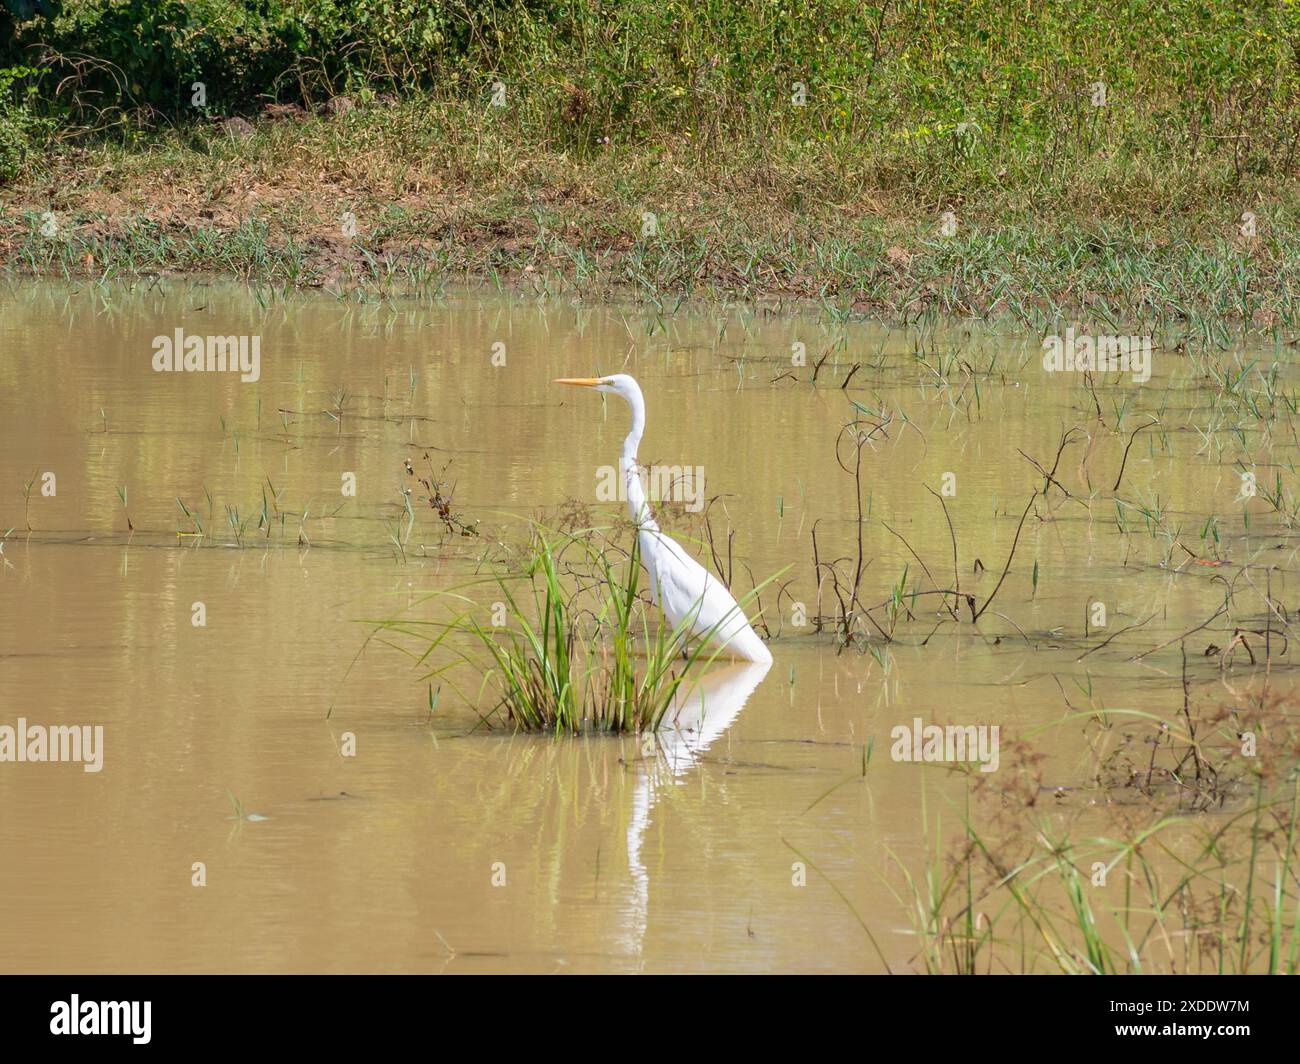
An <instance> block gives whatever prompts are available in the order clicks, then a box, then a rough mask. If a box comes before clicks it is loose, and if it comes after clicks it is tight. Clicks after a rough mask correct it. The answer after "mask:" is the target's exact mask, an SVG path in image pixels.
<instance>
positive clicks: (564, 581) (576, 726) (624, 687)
mask: <svg viewBox="0 0 1300 1064" xmlns="http://www.w3.org/2000/svg"><path fill="white" fill-rule="evenodd" d="M640 570H641V567H640V560H639V557H638V553H637V548H636V546H635V541H634V547H633V551H632V553H631V554H630V555H628V554H627V553H626V552H623V551H621V550H620V549H619V548H617V547H616V546H615V545H614V544H613V543H612V542H611V541H610V540H609V539H608V538H607V537H606V536H605V535H604V534H603V533H601V532H600V531H599V530H594V529H584V530H580V531H579V532H576V533H556V532H553V531H551V530H547V529H543V528H541V527H539V526H534V527H533V529H532V532H531V536H530V541H529V543H528V546H527V554H526V556H525V558H524V561H523V564H522V566H521V567H520V568H519V569H518V570H517V571H506V572H502V573H498V574H496V575H493V576H487V577H482V578H478V579H476V580H472V581H468V582H466V583H464V584H460V585H457V586H456V587H453V588H450V589H446V590H442V591H438V592H435V593H434V594H433V595H432V596H430V597H429V599H426V600H424V601H430V600H432V601H435V602H437V603H438V604H439V605H442V606H447V607H450V608H452V609H454V610H458V611H459V612H456V613H455V614H454V615H453V616H452V617H451V618H450V619H447V620H428V621H423V620H418V619H413V618H406V617H403V618H398V619H391V620H386V621H382V622H379V624H378V625H377V626H376V631H375V633H373V634H380V635H382V636H383V639H384V641H385V642H387V643H389V645H394V646H398V647H399V649H402V650H403V651H404V652H406V653H408V654H410V655H411V656H412V657H413V658H414V659H415V661H416V662H417V663H418V664H420V665H421V666H424V665H430V666H431V667H430V668H429V669H428V671H427V672H426V673H425V674H424V675H423V676H422V677H421V679H422V681H427V680H429V679H431V678H433V677H448V678H450V674H451V673H452V671H453V670H454V669H456V668H457V667H458V666H466V665H467V666H469V667H470V669H471V671H472V672H473V673H474V674H475V675H476V676H477V677H478V688H477V691H476V692H474V693H467V692H465V691H464V690H461V688H460V687H459V686H458V685H455V684H454V683H453V687H454V688H455V689H456V690H457V692H458V693H459V694H460V695H461V697H462V698H464V700H465V701H466V703H467V704H469V705H470V706H474V707H476V706H477V705H478V704H479V703H481V702H482V695H483V693H484V691H487V690H491V691H492V692H493V694H494V695H495V700H494V702H493V710H492V711H491V712H492V713H497V714H502V715H504V718H505V720H506V721H508V722H509V723H511V724H513V725H515V726H516V727H519V728H521V729H523V730H525V731H538V732H541V731H549V732H566V733H570V734H575V733H579V732H583V731H587V730H589V729H595V730H599V731H605V732H627V731H645V730H654V729H656V728H658V727H659V724H660V722H661V721H662V719H663V717H664V714H665V713H666V712H667V711H668V709H669V708H670V707H671V706H672V704H673V701H674V697H675V696H676V695H677V692H678V690H679V688H680V687H681V686H682V684H683V683H684V682H685V681H686V676H687V672H688V671H689V669H690V667H691V666H692V665H694V664H695V663H696V662H700V661H703V662H708V661H712V660H713V659H714V658H715V657H716V656H717V651H716V650H713V649H712V648H710V647H709V646H708V644H707V642H706V641H705V640H704V639H696V640H693V643H694V648H693V649H690V648H689V647H688V638H687V637H688V635H689V621H690V618H689V617H688V618H685V619H684V620H683V621H682V623H681V624H679V625H677V626H676V627H675V628H671V629H670V628H669V627H668V626H667V625H666V624H663V623H660V617H659V615H658V613H657V611H656V610H655V609H654V607H653V606H652V605H650V604H649V603H648V602H647V601H646V600H645V599H644V598H643V597H642V596H641V595H640V593H639V591H640ZM760 587H761V585H760ZM484 588H486V589H487V590H488V591H489V593H493V592H495V593H498V594H499V595H500V596H501V599H500V600H499V601H497V602H495V603H493V604H492V605H491V607H490V609H491V611H492V613H493V617H492V621H491V622H489V623H488V624H487V625H484V624H482V623H480V621H479V619H478V618H479V615H480V614H481V611H482V610H483V609H484V606H483V605H482V603H481V602H479V601H477V600H476V598H474V597H471V595H470V594H468V592H471V591H473V590H475V589H479V590H482V589H484ZM751 594H753V593H751ZM741 605H742V608H743V605H744V602H742V604H741ZM393 636H402V637H405V638H406V639H407V640H408V642H409V641H411V640H413V641H414V644H415V645H414V648H412V647H411V646H409V645H400V644H398V643H395V642H394V641H393V639H392V638H391V637H393ZM440 648H441V649H445V650H446V651H448V652H449V653H450V655H451V656H452V658H453V660H452V661H451V662H449V663H447V664H442V665H437V666H436V667H433V666H432V665H431V662H432V659H433V655H434V654H435V652H436V651H438V650H439V649H440ZM475 711H476V712H478V710H477V708H476V710H475ZM480 717H482V718H483V720H484V723H487V724H488V725H489V726H490V725H491V720H490V714H489V715H484V714H482V713H480Z"/></svg>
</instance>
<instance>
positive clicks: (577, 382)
mask: <svg viewBox="0 0 1300 1064" xmlns="http://www.w3.org/2000/svg"><path fill="white" fill-rule="evenodd" d="M555 383H556V384H571V385H573V386H574V387H576V388H594V389H595V390H596V391H598V392H613V393H614V394H615V395H620V396H622V397H623V398H624V399H626V400H628V401H629V402H631V401H632V398H633V396H636V397H638V398H639V397H640V395H641V389H640V388H639V387H638V386H637V383H636V380H635V379H634V378H633V377H630V376H629V375H628V374H626V373H614V374H611V375H610V376H608V377H563V378H561V379H559V380H557V381H556V382H555Z"/></svg>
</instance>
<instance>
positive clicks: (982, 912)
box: [891, 692, 1300, 975]
mask: <svg viewBox="0 0 1300 1064" xmlns="http://www.w3.org/2000/svg"><path fill="white" fill-rule="evenodd" d="M1077 716H1081V717H1085V718H1086V720H1087V722H1088V724H1089V725H1090V726H1091V727H1092V728H1095V729H1096V731H1097V732H1099V733H1100V734H1102V735H1103V736H1105V737H1107V738H1114V737H1115V733H1116V730H1117V724H1118V720H1119V719H1122V718H1123V717H1126V716H1127V717H1131V718H1145V719H1146V720H1145V726H1144V728H1142V729H1140V730H1134V731H1132V732H1127V733H1125V735H1124V738H1122V739H1121V740H1120V741H1121V742H1122V743H1125V744H1127V743H1129V742H1130V740H1131V741H1132V745H1133V746H1134V747H1137V749H1136V750H1133V751H1132V752H1133V753H1134V754H1140V755H1141V757H1142V758H1143V760H1144V762H1145V763H1143V764H1141V765H1139V766H1137V767H1135V768H1131V769H1130V771H1129V773H1128V775H1127V777H1126V778H1125V777H1121V778H1119V779H1116V778H1111V777H1110V775H1109V771H1108V770H1107V769H1106V767H1105V765H1104V762H1105V761H1106V760H1107V759H1106V758H1104V757H1099V759H1098V760H1097V761H1096V762H1095V763H1094V764H1095V766H1096V768H1097V774H1096V776H1095V778H1094V779H1093V780H1092V781H1091V787H1092V788H1093V789H1092V794H1093V799H1092V803H1091V806H1090V810H1089V811H1090V813H1091V816H1090V818H1089V820H1088V821H1087V823H1089V824H1090V826H1091V829H1092V830H1094V831H1095V830H1096V823H1097V810H1098V808H1099V807H1100V809H1101V810H1103V812H1102V813H1101V814H1100V815H1101V816H1102V819H1103V822H1104V823H1105V825H1106V828H1107V829H1108V832H1107V833H1106V834H1093V835H1084V834H1082V829H1081V828H1080V824H1081V823H1082V822H1083V819H1082V817H1081V816H1080V814H1079V813H1077V812H1076V813H1074V814H1073V815H1070V814H1064V813H1062V812H1059V811H1057V810H1052V809H1044V808H1043V806H1044V805H1047V806H1051V805H1055V804H1059V799H1060V798H1061V797H1062V794H1061V793H1060V792H1055V793H1053V791H1052V790H1051V789H1050V788H1045V787H1044V786H1043V776H1042V771H1041V767H1040V765H1039V762H1040V761H1041V756H1040V755H1038V754H1037V753H1036V752H1035V750H1034V747H1033V745H1032V744H1031V743H1029V742H1026V741H1021V742H1019V743H1016V744H1014V752H1015V754H1016V764H1015V765H1014V766H1013V767H1012V770H1011V772H1010V773H1007V774H1004V775H1003V776H1001V777H1000V778H999V779H998V781H997V783H996V784H994V783H991V782H989V777H980V776H979V774H978V773H975V774H973V775H972V777H971V781H970V786H969V787H968V791H967V794H968V800H967V807H966V809H965V810H963V811H962V812H961V813H959V814H958V817H957V819H959V821H960V822H961V824H962V829H963V830H962V832H961V834H960V836H959V837H958V839H957V841H956V842H955V844H954V845H953V846H952V848H951V849H950V850H949V851H948V852H947V853H945V852H944V850H943V846H944V842H943V817H942V815H935V816H934V817H933V819H932V820H930V819H929V818H927V832H928V833H932V834H931V837H930V841H929V846H930V855H929V858H928V861H927V864H926V867H925V868H924V870H923V871H921V872H918V873H914V872H913V871H911V870H910V869H909V868H908V867H907V866H906V864H904V863H903V862H901V861H898V860H897V859H896V858H895V864H896V870H895V875H894V877H893V878H894V879H895V880H897V881H898V882H899V884H900V887H899V888H898V889H897V890H896V897H898V899H899V902H900V904H902V905H903V906H904V907H905V908H906V909H907V910H908V911H909V912H910V913H911V915H912V923H913V929H914V934H915V935H916V937H917V939H918V943H919V945H918V952H917V960H918V961H919V962H920V963H921V964H922V965H923V967H924V969H925V970H926V971H928V972H957V973H963V974H977V973H981V972H982V973H990V972H994V973H996V972H1007V971H1011V972H1042V971H1060V972H1064V973H1068V974H1093V975H1104V974H1152V973H1171V974H1208V973H1218V974H1224V973H1237V974H1259V973H1267V974H1270V975H1274V974H1288V975H1294V974H1297V972H1300V846H1298V845H1297V844H1298V843H1300V839H1298V838H1297V832H1298V831H1300V770H1298V769H1297V765H1300V729H1298V728H1297V721H1296V716H1297V715H1296V706H1295V704H1294V701H1293V700H1292V699H1284V698H1280V697H1278V696H1276V695H1273V694H1268V693H1259V692H1255V693H1252V694H1249V695H1247V696H1245V697H1244V698H1243V704H1242V705H1240V706H1233V707H1225V708H1223V709H1222V710H1220V711H1219V712H1217V713H1215V714H1212V715H1211V716H1210V717H1208V718H1205V717H1201V716H1199V715H1197V714H1194V713H1193V711H1192V710H1191V709H1190V707H1188V709H1187V715H1186V718H1185V722H1184V726H1183V727H1182V729H1181V730H1182V734H1176V733H1175V729H1174V728H1171V727H1170V726H1169V724H1167V723H1166V722H1164V721H1162V720H1161V719H1160V718H1158V717H1153V716H1152V715H1150V714H1147V713H1139V712H1129V713H1124V712H1120V713H1116V712H1115V711H1113V710H1112V711H1109V712H1107V711H1105V710H1094V711H1091V712H1088V713H1086V714H1078V715H1077ZM1143 732H1144V733H1145V734H1143ZM1256 741H1257V742H1258V743H1259V745H1260V749H1261V750H1262V748H1263V746H1265V745H1267V746H1268V747H1269V748H1270V750H1271V753H1270V754H1268V755H1265V756H1260V757H1258V758H1256V757H1255V756H1254V744H1255V742H1256ZM1143 746H1146V747H1149V748H1150V751H1149V755H1148V753H1147V752H1146V751H1143V750H1142V749H1141V747H1143ZM1247 747H1250V751H1249V756H1243V750H1244V749H1245V748H1247ZM1097 753H1099V752H1098V751H1097V750H1096V749H1095V747H1094V754H1097ZM1210 807H1213V808H1214V809H1215V810H1216V811H1217V813H1218V815H1217V816H1215V817H1213V818H1209V817H1204V816H1198V815H1197V814H1198V813H1203V812H1205V811H1206V810H1207V809H1208V808H1210ZM891 889H894V888H892V887H891Z"/></svg>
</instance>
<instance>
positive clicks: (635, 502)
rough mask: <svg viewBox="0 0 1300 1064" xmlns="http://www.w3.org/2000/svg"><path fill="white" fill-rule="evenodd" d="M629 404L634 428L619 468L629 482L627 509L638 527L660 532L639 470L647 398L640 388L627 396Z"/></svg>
mask: <svg viewBox="0 0 1300 1064" xmlns="http://www.w3.org/2000/svg"><path fill="white" fill-rule="evenodd" d="M625 398H626V399H627V405H628V406H630V407H631V408H632V429H631V431H630V432H628V434H627V438H626V439H625V440H624V441H623V454H622V456H621V457H620V459H619V463H618V470H619V472H620V473H621V474H622V476H623V481H624V483H626V484H627V511H628V514H629V515H630V516H631V518H632V521H633V522H634V523H635V524H636V526H637V527H638V528H641V529H647V530H650V531H654V532H658V531H659V526H658V525H657V524H655V520H654V516H653V515H652V514H651V513H650V505H649V503H647V502H646V497H645V489H644V488H643V487H642V486H641V476H640V474H639V473H638V471H637V464H636V452H637V448H638V447H639V446H640V445H641V437H642V435H643V434H644V433H645V400H644V399H643V398H642V397H641V392H640V389H636V390H634V391H632V392H631V394H629V395H627V396H626V397H625Z"/></svg>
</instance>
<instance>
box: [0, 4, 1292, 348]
mask: <svg viewBox="0 0 1300 1064" xmlns="http://www.w3.org/2000/svg"><path fill="white" fill-rule="evenodd" d="M380 6H381V7H382V8H383V11H382V12H379V13H376V12H374V11H371V10H370V9H369V8H366V9H364V10H362V11H361V12H360V13H346V14H345V13H341V12H340V11H338V10H336V9H334V8H333V7H332V6H330V5H328V4H323V3H321V2H319V0H316V2H311V3H305V2H300V3H283V4H272V5H264V7H263V8H259V9H258V11H259V12H261V13H260V14H250V10H251V9H248V8H245V7H244V6H243V5H240V4H233V3H210V4H197V5H189V6H188V8H187V10H189V11H190V12H191V14H189V15H187V16H185V17H186V18H188V19H189V21H188V22H185V21H184V20H183V19H182V17H181V16H180V15H175V17H174V18H173V20H172V23H169V22H168V21H167V19H166V18H164V17H162V16H154V17H147V16H146V15H145V14H142V13H139V12H136V13H135V14H134V15H133V14H132V12H135V11H136V8H137V7H141V9H142V5H134V4H120V3H118V4H110V3H107V2H105V0H96V2H93V3H77V4H72V3H70V4H67V5H65V9H64V11H63V12H62V13H61V14H58V15H56V16H54V17H52V18H50V19H40V18H36V19H32V20H29V21H27V22H24V23H22V28H21V32H20V33H19V34H18V38H17V42H16V44H15V45H14V48H13V52H12V54H11V56H10V59H9V60H8V61H9V62H12V63H15V64H17V63H19V62H21V63H23V64H27V65H26V66H24V67H22V68H18V69H23V70H26V71H28V72H27V73H25V74H21V75H20V76H15V77H14V78H11V84H10V85H9V86H8V87H7V88H6V89H5V93H6V100H7V102H6V104H5V107H6V108H7V109H6V111H5V112H4V114H5V115H6V116H8V117H7V118H4V119H3V120H0V125H3V123H8V125H7V126H4V128H6V129H8V130H9V133H8V134H7V136H8V139H9V140H10V141H12V142H13V144H15V145H17V147H14V148H12V149H11V150H10V151H9V155H8V158H9V159H10V163H9V166H8V178H9V179H8V183H7V184H6V185H4V186H3V188H2V189H0V208H2V215H0V251H2V252H3V255H4V259H5V262H6V263H7V265H8V267H9V268H10V269H11V270H16V271H20V272H24V273H37V274H54V275H63V274H78V273H84V274H88V275H93V276H109V277H112V276H120V275H126V276H133V275H149V274H151V273H154V272H157V271H160V270H177V271H219V272H225V273H235V274H239V275H243V276H248V277H250V278H254V279H257V280H260V281H265V282H269V283H272V284H277V285H278V284H285V285H321V286H326V287H330V288H332V289H335V290H338V291H348V290H351V289H352V288H354V287H360V288H362V289H364V290H366V291H370V292H374V291H378V290H382V289H383V288H384V287H385V286H398V285H401V286H403V287H414V288H417V289H424V290H430V289H436V288H437V287H438V286H440V285H442V284H444V283H446V282H448V281H451V280H461V279H465V278H470V279H474V278H486V279H489V280H500V281H502V282H503V283H504V282H518V281H521V280H522V281H525V282H527V283H529V284H532V285H536V286H539V287H542V288H545V289H549V290H560V289H569V288H573V289H577V290H578V291H580V292H582V293H583V294H586V295H592V296H598V295H601V294H603V293H605V292H607V291H609V290H611V289H614V288H619V289H625V288H629V287H630V288H632V289H634V290H636V291H638V292H640V293H642V294H644V295H646V296H648V297H650V298H653V299H657V300H669V301H671V300H674V299H676V298H679V297H682V296H691V295H705V294H707V295H713V296H724V297H737V298H745V299H755V298H773V297H774V298H785V297H795V298H801V299H803V298H807V299H814V300H821V301H824V302H826V303H827V304H828V306H829V307H830V308H832V309H833V310H834V311H835V312H837V313H844V312H849V311H855V310H856V311H860V312H867V313H878V314H881V315H883V316H886V317H889V318H903V317H912V316H916V315H919V314H923V313H925V312H927V311H946V312H956V313H973V314H980V315H984V314H990V313H999V312H1001V313H1007V314H1010V315H1012V316H1014V317H1016V318H1018V319H1020V320H1021V321H1023V322H1026V323H1033V324H1037V323H1040V322H1042V321H1044V320H1048V319H1050V318H1053V317H1055V316H1057V315H1080V316H1084V317H1088V318H1092V319H1095V320H1098V321H1101V322H1106V323H1111V322H1113V323H1115V324H1116V327H1119V326H1120V325H1123V326H1135V325H1137V324H1139V323H1147V322H1152V323H1154V322H1161V323H1166V324H1167V323H1169V322H1186V323H1188V328H1189V333H1191V334H1194V335H1198V336H1201V337H1208V336H1221V335H1222V332H1223V330H1235V329H1237V328H1240V327H1241V326H1243V325H1244V326H1246V327H1248V328H1252V329H1259V330H1264V331H1268V330H1284V331H1286V330H1292V329H1294V328H1295V327H1296V312H1295V308H1294V303H1295V300H1294V299H1293V292H1294V291H1295V290H1296V289H1297V287H1300V254H1298V253H1297V251H1296V248H1297V247H1300V241H1297V239H1296V238H1297V236H1300V211H1298V210H1297V207H1298V206H1300V197H1298V196H1297V189H1296V181H1295V177H1296V168H1297V166H1298V165H1300V73H1298V70H1297V63H1296V55H1297V47H1298V46H1300V15H1297V13H1296V8H1295V7H1294V6H1292V5H1289V4H1285V3H1281V2H1256V3H1250V4H1246V5H1241V6H1239V8H1238V9H1236V10H1232V11H1225V10H1218V9H1214V8H1209V7H1207V6H1205V5H1196V4H1189V3H1184V2H1181V0H1152V2H1146V3H1136V2H1135V3H1130V4H1127V5H1124V6H1122V7H1121V8H1118V9H1108V10H1106V11H1099V10H1094V9H1093V8H1092V7H1091V6H1090V5H1085V4H1083V3H1081V2H1078V0H1056V2H1053V3H1047V4H1043V5H1033V6H1032V7H1031V8H1026V7H1025V6H1024V5H1020V4H1012V3H1000V2H994V3H981V4H974V5H971V4H958V3H939V4H924V5H915V4H897V3H884V4H880V5H874V6H860V5H856V4H849V3H844V2H839V0H830V2H818V3H812V4H806V5H804V4H801V5H795V6H792V7H789V8H787V7H784V6H782V5H780V4H771V3H758V2H741V3H711V4H705V5H703V6H695V5H677V4H673V3H668V4H654V5H652V4H649V3H642V2H639V0H637V2H633V3H629V4H624V5H619V6H617V7H614V8H605V7H602V6H600V5H593V4H576V3H574V4H570V3H555V4H546V3H522V2H518V3H483V4H465V5H453V6H450V7H446V8H440V9H438V12H437V13H436V14H427V15H426V16H424V18H425V21H424V22H421V21H420V20H419V19H416V20H414V21H412V20H411V19H410V17H409V16H410V12H409V11H406V8H407V7H409V6H410V5H406V4H403V3H395V4H392V5H380ZM164 9H165V6H164ZM165 10H167V9H165ZM195 11H198V12H199V14H197V15H196V14H194V13H193V12H195ZM204 11H206V12H208V14H207V16H206V17H201V16H202V12H204ZM268 11H269V12H270V13H269V14H268V13H267V12H268ZM105 12H109V13H114V18H115V19H116V21H114V19H110V18H108V15H107V14H105ZM384 12H387V14H385V13H384ZM92 15H93V16H97V17H92ZM133 18H134V22H133V21H132V19H133ZM173 23H175V24H173ZM128 35H134V37H135V38H142V39H145V40H148V39H150V38H152V39H153V40H154V41H155V42H165V43H167V44H168V48H167V49H162V50H161V52H158V50H157V49H155V50H154V51H150V52H149V57H150V58H148V59H147V61H146V59H145V58H141V56H140V55H138V54H137V53H138V52H139V51H140V50H139V49H131V48H126V47H124V46H122V44H121V38H124V37H126V36H128ZM158 54H165V56H166V57H167V58H166V60H165V61H164V60H163V59H159V58H157V55H158ZM87 55H89V56H97V57H98V58H97V59H96V60H95V61H94V62H90V61H87V60H86V59H85V57H86V56H87ZM38 68H39V69H38ZM204 79H207V80H204ZM197 82H202V83H203V85H204V98H205V105H204V106H202V107H199V106H194V105H193V100H192V96H193V94H192V92H190V91H189V90H188V88H187V86H192V85H194V84H195V83H197ZM47 212H48V213H47ZM1246 212H1249V214H1246ZM50 215H53V225H51V219H50ZM349 215H350V216H354V218H355V235H352V228H353V227H352V224H351V221H350V219H349V218H348V217H347V216H349ZM945 216H947V224H945ZM954 225H955V231H954ZM51 234H52V235H51Z"/></svg>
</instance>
